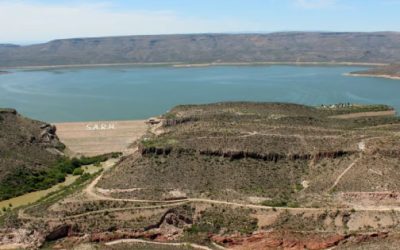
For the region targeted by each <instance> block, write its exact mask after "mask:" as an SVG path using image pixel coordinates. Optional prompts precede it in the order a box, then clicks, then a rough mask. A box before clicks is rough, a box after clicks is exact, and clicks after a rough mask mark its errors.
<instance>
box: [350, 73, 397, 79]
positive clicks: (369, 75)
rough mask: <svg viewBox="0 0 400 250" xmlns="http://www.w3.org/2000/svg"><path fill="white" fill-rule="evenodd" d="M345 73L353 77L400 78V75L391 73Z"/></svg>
mask: <svg viewBox="0 0 400 250" xmlns="http://www.w3.org/2000/svg"><path fill="white" fill-rule="evenodd" d="M344 75H345V76H352V77H374V78H385V79H390V80H400V76H391V75H374V74H360V73H346V74H344Z"/></svg>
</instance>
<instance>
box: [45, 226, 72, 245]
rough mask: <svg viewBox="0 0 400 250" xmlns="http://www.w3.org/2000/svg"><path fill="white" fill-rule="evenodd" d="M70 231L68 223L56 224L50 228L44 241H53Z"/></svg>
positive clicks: (65, 235) (63, 236)
mask: <svg viewBox="0 0 400 250" xmlns="http://www.w3.org/2000/svg"><path fill="white" fill-rule="evenodd" d="M70 231H71V226H70V225H60V226H57V227H55V228H53V229H52V230H50V232H49V233H48V234H47V236H46V241H54V240H58V239H61V238H65V237H67V236H68V235H69V233H70Z"/></svg>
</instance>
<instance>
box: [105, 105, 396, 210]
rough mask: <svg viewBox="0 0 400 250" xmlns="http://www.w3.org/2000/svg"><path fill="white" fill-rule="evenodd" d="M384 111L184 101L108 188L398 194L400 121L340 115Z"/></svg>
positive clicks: (238, 194) (293, 197) (244, 197)
mask: <svg viewBox="0 0 400 250" xmlns="http://www.w3.org/2000/svg"><path fill="white" fill-rule="evenodd" d="M387 109H389V108H388V107H385V106H366V107H363V106H349V107H337V108H327V107H321V108H313V107H307V106H302V105H293V104H262V103H261V104H258V103H222V104H212V105H198V106H197V105H194V106H180V107H177V108H175V109H173V110H172V111H171V112H170V113H168V114H166V116H165V117H166V118H167V120H166V121H165V122H164V128H163V129H164V133H163V134H161V135H158V136H151V135H149V136H148V137H147V138H146V139H145V140H143V141H142V143H141V145H140V150H141V153H142V155H143V157H140V158H139V159H136V158H133V159H131V160H129V159H127V160H126V161H125V162H123V163H121V166H120V167H119V168H117V169H116V171H115V172H114V173H113V174H112V175H110V176H108V177H107V178H104V180H103V182H102V185H103V187H104V188H137V187H141V188H144V191H142V190H138V191H136V192H133V193H130V194H129V193H123V194H120V195H121V196H120V197H126V195H128V194H129V195H130V197H134V198H138V199H149V198H150V199H172V198H173V197H174V192H172V193H171V190H175V191H179V192H178V193H180V194H181V195H183V196H188V197H196V198H204V197H207V198H213V199H223V200H231V201H242V202H251V200H252V198H251V197H260V199H261V200H270V202H272V201H277V202H280V203H282V204H288V203H289V202H291V201H295V202H296V203H305V204H306V203H308V201H313V202H315V201H316V200H318V199H315V196H319V195H323V194H325V193H329V192H333V191H343V192H387V191H399V192H400V185H399V184H400V183H399V182H398V178H400V175H399V174H398V171H397V167H398V166H399V164H400V158H399V157H398V154H399V152H400V144H399V143H398V141H397V140H398V139H396V138H398V131H399V124H400V120H399V119H398V118H397V117H394V116H375V117H357V116H354V117H355V118H352V117H351V116H343V115H339V114H344V113H350V114H351V113H354V112H357V113H358V114H360V112H362V113H361V114H364V116H365V115H368V113H365V111H377V110H378V111H379V110H387ZM371 114H374V115H375V114H376V113H375V112H374V113H371ZM383 114H386V113H383ZM338 115H339V116H338ZM381 126H385V130H383V129H382V128H381ZM349 166H351V167H350V168H349ZM353 166H355V167H354V168H353ZM347 168H349V170H346V169H347ZM345 171H346V172H345ZM348 171H350V172H349V174H347V175H346V174H345V173H347V172H348ZM374 171H378V172H379V173H382V175H378V174H376V173H374ZM342 173H344V174H343V177H340V176H341V174H342ZM308 197H312V198H311V199H308ZM308 205H310V204H308ZM324 205H326V204H324Z"/></svg>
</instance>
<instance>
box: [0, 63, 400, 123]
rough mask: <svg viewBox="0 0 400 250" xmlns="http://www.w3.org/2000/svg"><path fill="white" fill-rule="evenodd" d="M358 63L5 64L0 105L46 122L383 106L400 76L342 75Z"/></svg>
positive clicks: (398, 87) (397, 98)
mask: <svg viewBox="0 0 400 250" xmlns="http://www.w3.org/2000/svg"><path fill="white" fill-rule="evenodd" d="M362 69H365V68H361V67H316V66H312V67H311V66H309V67H303V66H283V65H276V66H218V67H204V68H174V67H98V68H66V69H52V70H12V71H11V74H4V75H0V107H11V108H15V109H17V110H18V111H19V112H20V113H22V114H23V115H26V116H29V117H31V118H35V119H40V120H44V121H47V122H67V121H94V120H132V119H145V118H148V117H151V116H154V115H158V114H162V113H164V112H166V111H167V110H169V109H170V108H172V107H173V106H175V105H178V104H198V103H210V102H220V101H266V102H292V103H301V104H308V105H320V104H332V103H340V102H350V103H360V104H388V105H391V106H393V107H395V108H396V110H398V111H400V81H396V80H389V79H381V78H364V77H348V76H344V75H343V74H345V73H348V72H352V71H357V70H362Z"/></svg>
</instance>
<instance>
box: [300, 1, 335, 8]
mask: <svg viewBox="0 0 400 250" xmlns="http://www.w3.org/2000/svg"><path fill="white" fill-rule="evenodd" d="M295 2H296V5H297V6H299V7H301V8H304V9H322V8H327V7H332V6H334V5H335V4H336V0H295Z"/></svg>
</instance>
